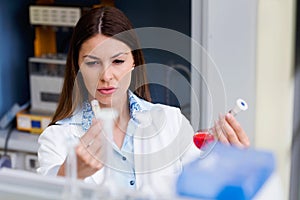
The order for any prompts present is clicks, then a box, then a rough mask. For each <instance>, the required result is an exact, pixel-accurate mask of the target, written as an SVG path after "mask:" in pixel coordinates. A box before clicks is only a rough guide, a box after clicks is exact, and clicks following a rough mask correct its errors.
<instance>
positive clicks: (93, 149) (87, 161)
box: [57, 119, 103, 179]
mask: <svg viewBox="0 0 300 200" xmlns="http://www.w3.org/2000/svg"><path fill="white" fill-rule="evenodd" d="M101 130H102V125H101V122H100V121H99V120H96V119H93V120H92V125H91V127H90V128H89V130H88V131H87V132H86V133H85V134H84V135H83V136H82V137H81V139H80V142H79V144H78V145H77V146H76V147H75V148H76V149H75V151H76V156H77V177H78V178H80V179H84V178H86V177H88V176H91V175H93V174H94V173H95V172H97V171H98V170H100V169H101V168H102V167H103V163H102V162H101V161H100V158H101V155H103V152H102V154H101V148H102V146H103V145H102V143H101V134H100V132H101ZM66 160H67V159H66ZM66 160H65V162H64V163H63V164H62V165H61V167H60V169H59V171H58V173H57V175H59V176H64V175H65V165H66Z"/></svg>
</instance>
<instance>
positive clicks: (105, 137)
mask: <svg viewBox="0 0 300 200" xmlns="http://www.w3.org/2000/svg"><path fill="white" fill-rule="evenodd" d="M91 106H92V110H93V112H94V115H95V118H96V119H99V120H101V121H102V126H103V129H102V133H103V134H102V133H101V136H102V137H101V142H102V144H103V146H104V149H105V150H104V151H105V155H104V157H103V156H101V157H100V158H97V159H99V160H100V162H102V163H103V164H104V169H103V170H104V179H103V182H102V186H103V187H104V188H106V189H107V190H108V191H109V193H110V195H111V196H117V195H118V192H119V191H118V190H117V188H115V185H116V184H114V181H115V180H114V179H113V177H112V173H111V170H113V169H112V167H113V166H112V165H111V163H110V160H109V158H112V157H113V143H114V140H113V126H114V120H115V119H116V118H117V116H118V113H117V111H116V110H114V109H113V108H102V109H100V106H99V102H98V101H97V100H96V99H94V100H92V101H91Z"/></svg>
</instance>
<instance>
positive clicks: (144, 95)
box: [38, 7, 249, 191]
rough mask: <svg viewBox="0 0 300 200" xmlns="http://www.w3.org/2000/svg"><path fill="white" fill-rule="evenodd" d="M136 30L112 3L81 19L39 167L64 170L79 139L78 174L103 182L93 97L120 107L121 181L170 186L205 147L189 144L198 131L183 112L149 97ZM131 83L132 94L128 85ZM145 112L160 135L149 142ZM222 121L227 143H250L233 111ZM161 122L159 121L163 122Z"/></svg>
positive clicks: (117, 176) (117, 160) (116, 171)
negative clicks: (143, 136) (144, 136)
mask: <svg viewBox="0 0 300 200" xmlns="http://www.w3.org/2000/svg"><path fill="white" fill-rule="evenodd" d="M132 29H133V27H132V25H131V23H130V21H129V20H128V19H127V17H126V16H125V15H124V14H123V13H122V12H121V11H120V10H118V9H116V8H113V7H101V8H95V9H92V10H91V11H89V12H88V13H87V14H85V15H84V16H82V17H81V19H80V20H79V21H78V23H77V25H76V27H75V29H74V32H73V36H72V39H71V44H70V49H69V53H68V57H67V64H66V71H65V81H64V85H63V89H62V94H61V98H60V101H59V104H58V107H57V110H56V113H55V114H54V117H53V120H52V123H51V125H50V126H49V127H48V128H47V129H46V130H45V131H44V132H43V133H42V135H41V136H40V138H39V144H40V148H39V151H38V157H39V162H40V168H39V169H38V172H39V173H41V174H44V175H59V176H64V175H65V166H66V161H65V160H66V157H67V155H68V152H67V148H66V142H67V140H68V139H69V138H70V137H71V138H73V139H78V141H79V142H78V144H77V146H76V156H77V173H78V178H80V179H84V180H85V181H86V182H94V183H101V182H102V181H103V179H104V174H103V173H104V172H103V169H104V168H105V164H106V163H103V162H102V161H101V159H99V157H100V154H101V153H103V149H102V143H101V138H100V136H99V135H100V134H99V133H100V132H101V131H102V127H103V124H102V123H103V122H101V120H95V119H94V117H93V112H92V108H91V105H90V103H89V102H90V101H91V100H92V99H96V100H97V101H98V102H99V104H100V107H101V108H113V109H114V110H116V111H117V112H118V117H117V118H116V119H115V121H114V125H113V139H114V144H113V146H114V154H113V156H112V158H111V160H114V161H113V163H114V164H113V165H112V169H113V173H112V174H111V177H109V178H110V179H113V180H114V181H115V184H117V185H118V186H120V187H125V188H132V189H137V188H139V187H140V186H141V182H142V181H141V180H142V178H143V176H145V174H147V173H145V172H149V173H150V172H151V176H152V177H151V179H152V180H153V178H154V179H155V180H156V181H159V183H164V184H160V185H159V187H158V188H157V189H158V190H161V191H164V190H165V189H168V187H169V186H170V184H169V183H168V182H169V181H171V179H172V178H174V177H176V175H177V174H178V173H179V172H180V169H181V166H182V163H183V161H184V160H186V161H188V160H190V156H193V155H195V154H196V155H198V153H199V151H197V150H196V148H195V147H194V145H190V144H191V143H192V136H193V129H192V127H191V126H190V124H189V122H188V121H187V120H186V118H185V117H184V116H183V115H182V114H181V112H180V110H179V109H177V108H173V107H170V106H165V105H155V104H152V103H150V101H151V99H150V94H149V89H148V86H147V81H146V75H145V68H144V64H145V62H144V59H143V54H142V51H141V49H139V47H138V46H139V45H138V42H137V38H136V36H135V34H134V31H133V30H132ZM130 85H131V88H133V90H134V93H133V92H131V91H130V90H129V86H130ZM145 111H149V112H150V115H151V116H152V122H151V123H152V124H155V127H156V129H155V130H154V129H151V130H152V132H153V130H154V132H156V133H155V136H154V137H153V138H151V139H149V141H147V142H148V145H147V143H142V142H141V141H139V139H138V138H137V137H135V133H136V131H137V130H140V131H141V130H142V132H143V131H144V132H145V133H146V132H147V131H148V132H151V131H149V130H150V129H143V128H142V129H141V128H138V127H139V123H141V121H139V120H138V117H137V116H138V113H143V112H145ZM221 121H222V123H221V124H222V127H220V126H215V130H216V133H217V135H218V138H219V139H220V140H221V141H222V142H224V143H231V144H235V145H238V146H241V147H244V146H248V145H249V140H248V138H247V136H246V134H245V132H244V131H243V129H242V128H241V127H240V125H239V124H238V122H237V121H236V120H235V119H234V117H233V116H231V115H226V117H225V118H223V119H222V120H221ZM159 123H161V124H160V125H161V126H160V125H159V126H160V128H157V126H158V125H157V124H159ZM74 127H76V128H74ZM78 127H80V128H79V129H80V131H78V130H79V129H78ZM182 133H184V134H182ZM170 138H171V139H170ZM170 140H171V141H172V142H171V143H172V144H171V143H170ZM102 142H103V140H102ZM141 143H142V144H141ZM145 144H146V145H145ZM174 144H176V145H175V149H172V148H171V147H173V146H172V145H174ZM162 147H163V148H162ZM169 147H170V148H169ZM177 147H178V148H177ZM143 148H144V149H143ZM142 149H143V151H145V149H147V151H149V154H147V155H150V156H149V159H150V160H151V159H152V160H151V162H150V163H151V166H152V167H148V168H147V167H146V168H147V169H146V168H145V166H144V168H141V166H138V163H140V162H139V161H140V160H143V158H145V156H144V157H143V156H142V157H141V156H140V157H139V156H138V155H141V151H142ZM159 156H161V157H159ZM146 157H147V156H146ZM150 157H151V158H150ZM152 161H153V162H152ZM145 169H146V170H145ZM141 170H144V171H141ZM168 178H170V179H168ZM158 179H159V180H158ZM162 185H163V186H162ZM164 187H166V188H165V189H164ZM169 190H170V188H169Z"/></svg>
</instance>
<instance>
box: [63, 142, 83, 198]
mask: <svg viewBox="0 0 300 200" xmlns="http://www.w3.org/2000/svg"><path fill="white" fill-rule="evenodd" d="M76 144H77V142H76V141H75V140H74V139H73V138H72V137H71V136H69V138H68V139H67V150H68V156H67V160H66V167H65V177H66V178H65V187H64V193H63V199H64V200H71V199H72V200H73V199H74V200H79V199H81V194H80V190H79V189H78V186H77V156H76V150H75V147H76Z"/></svg>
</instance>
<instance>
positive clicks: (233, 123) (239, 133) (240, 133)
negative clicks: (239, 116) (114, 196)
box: [225, 113, 250, 147]
mask: <svg viewBox="0 0 300 200" xmlns="http://www.w3.org/2000/svg"><path fill="white" fill-rule="evenodd" d="M225 119H226V121H227V122H228V125H229V126H230V127H231V128H232V129H233V130H234V132H235V133H236V137H237V138H238V140H239V141H240V143H241V144H242V145H243V146H244V147H249V146H250V141H249V138H248V136H247V134H246V132H245V131H244V130H243V128H242V126H241V125H240V124H239V122H238V121H237V120H236V119H235V118H234V116H233V115H231V114H230V113H227V114H226V116H225Z"/></svg>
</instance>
